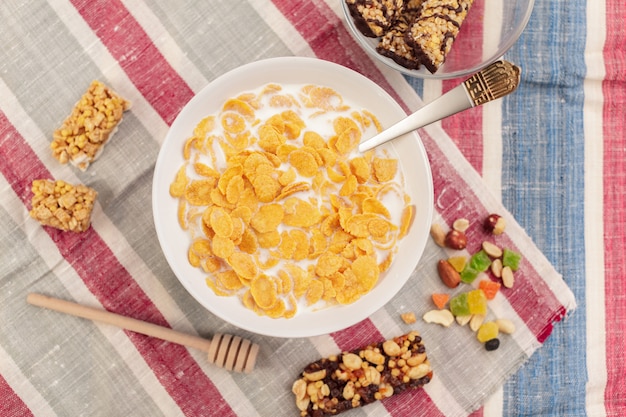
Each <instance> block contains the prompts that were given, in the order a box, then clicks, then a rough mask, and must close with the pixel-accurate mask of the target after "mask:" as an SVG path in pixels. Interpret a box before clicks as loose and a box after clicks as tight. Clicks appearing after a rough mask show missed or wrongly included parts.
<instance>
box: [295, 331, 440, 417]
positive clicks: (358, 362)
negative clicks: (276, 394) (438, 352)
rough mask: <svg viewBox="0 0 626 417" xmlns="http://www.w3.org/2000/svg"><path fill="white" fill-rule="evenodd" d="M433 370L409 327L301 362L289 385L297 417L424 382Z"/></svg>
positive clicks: (319, 415) (334, 410)
mask: <svg viewBox="0 0 626 417" xmlns="http://www.w3.org/2000/svg"><path fill="white" fill-rule="evenodd" d="M432 375H433V372H432V369H431V367H430V363H429V361H428V358H427V356H426V349H425V347H424V345H423V343H422V338H421V337H420V335H419V333H418V332H416V331H412V332H410V333H408V334H405V335H402V336H399V337H395V338H393V339H390V340H387V341H385V342H380V343H375V344H371V345H368V346H366V347H364V348H361V349H357V350H354V351H351V352H343V353H341V354H339V355H337V356H331V357H328V358H322V359H320V360H318V361H316V362H313V363H311V364H309V365H307V366H306V367H305V368H304V371H303V372H302V377H301V378H300V379H298V380H296V381H295V382H294V384H293V386H292V392H293V393H294V394H295V397H296V406H297V407H298V409H299V410H300V416H301V417H325V416H333V415H336V414H339V413H341V412H344V411H347V410H350V409H352V408H357V407H361V406H363V405H366V404H369V403H372V402H374V401H377V400H381V399H383V398H387V397H391V396H392V395H395V394H399V393H401V392H403V391H405V390H407V389H415V388H420V387H422V386H424V385H425V384H427V383H428V382H430V380H431V378H432Z"/></svg>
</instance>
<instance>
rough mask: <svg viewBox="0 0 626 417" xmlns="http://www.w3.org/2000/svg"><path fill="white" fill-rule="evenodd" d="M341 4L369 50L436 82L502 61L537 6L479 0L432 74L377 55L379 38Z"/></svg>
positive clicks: (530, 0)
mask: <svg viewBox="0 0 626 417" xmlns="http://www.w3.org/2000/svg"><path fill="white" fill-rule="evenodd" d="M339 1H340V2H341V4H342V6H343V11H344V17H345V20H346V22H347V24H348V27H349V28H350V33H352V35H353V37H354V38H355V39H356V41H357V42H358V43H359V45H361V47H363V49H365V51H367V52H368V53H369V54H370V55H372V56H373V57H374V58H376V59H377V60H378V61H380V62H382V63H384V64H385V65H387V66H389V67H391V68H393V69H395V70H397V71H400V72H401V73H403V74H406V75H410V76H412V77H417V78H432V79H450V78H457V77H466V76H469V75H471V74H473V73H475V72H478V71H480V70H481V69H483V68H484V67H486V66H487V65H489V64H491V63H493V62H495V61H497V60H498V59H500V58H501V57H502V55H504V53H505V52H506V51H508V50H509V49H510V48H511V47H512V46H513V45H514V44H515V42H516V41H517V39H518V38H519V37H520V35H521V34H522V32H523V31H524V28H525V27H526V25H527V24H528V21H529V19H530V15H531V13H532V11H533V6H534V3H535V0H475V1H474V3H473V5H472V7H471V8H470V10H469V12H468V14H467V18H466V19H465V21H464V23H463V25H462V26H461V31H460V32H459V35H458V36H457V38H456V40H455V42H454V44H453V45H452V48H451V49H450V53H449V54H448V56H447V58H446V61H445V63H444V64H443V65H442V66H441V67H440V68H439V69H438V70H437V72H435V73H434V74H432V73H431V72H430V71H428V69H426V68H425V67H424V66H421V67H420V68H419V69H417V70H410V69H407V68H405V67H403V66H401V65H399V64H397V63H396V62H395V61H393V60H392V59H391V58H387V57H385V56H383V55H381V54H379V53H378V52H376V46H377V45H378V38H368V37H366V36H364V35H363V34H362V33H361V32H360V31H359V30H358V29H357V28H356V26H355V24H354V21H353V20H352V16H350V11H349V10H348V6H347V5H346V2H345V0H339ZM474 29H477V30H481V31H483V35H482V36H472V33H473V30H474Z"/></svg>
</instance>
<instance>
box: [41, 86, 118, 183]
mask: <svg viewBox="0 0 626 417" xmlns="http://www.w3.org/2000/svg"><path fill="white" fill-rule="evenodd" d="M129 108H130V102H129V101H127V100H125V99H123V98H122V97H120V96H119V95H118V94H116V93H115V92H114V91H112V90H111V89H109V88H108V87H107V86H105V85H104V84H103V83H101V82H100V81H97V80H96V81H93V82H92V83H91V85H90V86H89V88H88V89H87V91H86V92H85V94H83V96H82V97H81V98H80V100H79V101H78V102H77V103H76V105H75V106H74V108H73V109H72V112H71V114H70V115H69V116H68V117H67V118H66V119H65V121H64V122H63V124H62V126H61V127H60V128H58V129H57V130H56V131H55V132H54V134H53V141H52V143H51V144H50V147H51V148H52V155H53V156H54V157H55V158H56V159H57V160H58V161H59V162H61V163H62V164H66V163H68V162H70V163H72V164H73V165H75V166H77V167H78V168H79V169H80V170H82V171H85V170H86V169H87V167H88V166H89V164H90V163H92V162H93V161H95V160H96V159H97V158H98V156H100V154H101V152H102V150H103V148H104V145H105V144H106V143H107V141H108V140H109V139H110V138H111V136H113V134H114V133H115V131H116V130H117V126H118V124H119V123H120V122H121V121H122V115H123V113H124V111H126V110H128V109H129Z"/></svg>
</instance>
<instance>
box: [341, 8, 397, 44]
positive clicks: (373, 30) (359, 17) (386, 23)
mask: <svg viewBox="0 0 626 417" xmlns="http://www.w3.org/2000/svg"><path fill="white" fill-rule="evenodd" d="M345 1H346V5H347V6H348V10H350V15H351V16H352V19H353V20H354V24H355V26H356V27H357V29H358V30H359V31H361V33H363V35H365V36H368V37H371V38H376V37H379V36H382V35H383V34H384V33H385V32H386V31H387V30H388V29H389V28H390V27H391V26H392V25H393V24H394V23H395V21H396V19H397V18H398V16H400V14H401V13H402V10H403V8H404V2H405V1H404V0H345Z"/></svg>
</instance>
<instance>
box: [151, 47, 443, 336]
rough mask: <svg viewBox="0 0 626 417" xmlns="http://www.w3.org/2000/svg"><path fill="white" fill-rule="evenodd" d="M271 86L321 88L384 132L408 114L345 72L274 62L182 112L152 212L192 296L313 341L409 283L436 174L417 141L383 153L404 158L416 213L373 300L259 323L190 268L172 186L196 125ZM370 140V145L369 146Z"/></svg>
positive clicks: (308, 62)
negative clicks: (240, 96)
mask: <svg viewBox="0 0 626 417" xmlns="http://www.w3.org/2000/svg"><path fill="white" fill-rule="evenodd" d="M267 83H278V84H316V85H324V86H327V87H330V88H333V89H335V90H336V91H337V92H338V93H339V94H341V95H342V96H343V97H344V98H345V99H346V100H347V101H350V102H352V103H356V104H358V105H360V106H362V108H364V109H367V110H369V111H371V112H373V113H374V114H375V115H376V116H377V117H378V119H379V121H380V122H381V124H382V125H383V126H385V127H387V126H390V125H392V124H393V123H395V122H397V121H398V120H400V119H401V118H403V117H404V116H405V112H404V111H403V110H402V108H401V107H400V106H399V105H398V104H397V103H396V102H395V101H394V100H393V99H392V98H391V97H390V96H389V95H388V94H387V93H386V92H385V91H384V90H383V89H381V88H380V87H379V86H378V85H376V84H375V83H373V82H372V81H370V80H369V79H367V78H365V77H363V76H362V75H360V74H358V73H356V72H354V71H352V70H350V69H348V68H345V67H343V66H340V65H337V64H334V63H331V62H327V61H322V60H318V59H313V58H296V57H285V58H273V59H267V60H262V61H257V62H253V63H251V64H247V65H244V66H242V67H239V68H237V69H235V70H233V71H230V72H228V73H226V74H224V75H222V76H220V77H218V78H217V79H215V80H214V81H213V82H211V83H210V84H209V85H208V86H206V87H205V88H204V89H203V90H202V91H200V92H199V93H198V94H197V95H196V96H195V97H194V98H193V99H192V100H190V101H189V103H188V104H187V105H186V106H185V107H184V108H183V110H182V111H181V112H180V114H179V115H178V117H177V118H176V120H175V121H174V123H173V124H172V126H171V128H170V130H169V132H168V134H167V136H166V138H165V140H164V142H163V145H162V147H161V150H160V152H159V156H158V159H157V162H156V166H155V170H154V182H153V188H152V208H153V215H154V222H155V227H156V231H157V236H158V239H159V243H160V245H161V248H162V250H163V253H164V255H165V257H166V259H167V262H168V263H169V265H170V267H171V268H172V271H173V272H174V274H175V275H176V277H177V278H178V279H179V280H180V282H181V284H182V285H183V286H184V287H185V288H186V289H187V291H189V293H190V294H191V295H192V296H193V297H194V298H195V299H196V300H197V301H198V302H199V303H200V304H202V305H203V306H204V307H205V308H207V309H208V310H209V311H211V312H212V313H214V314H215V315H217V316H219V317H220V318H222V319H223V320H225V321H227V322H229V323H231V324H233V325H235V326H238V327H240V328H242V329H245V330H249V331H251V332H255V333H259V334H264V335H269V336H276V337H308V336H314V335H320V334H326V333H330V332H334V331H337V330H341V329H344V328H346V327H349V326H351V325H353V324H356V323H358V322H359V321H361V320H363V319H365V318H367V317H368V316H369V315H370V314H372V313H373V312H375V311H376V310H378V309H379V308H381V307H382V306H384V305H385V304H386V303H387V302H388V301H389V300H390V299H391V298H392V297H393V296H394V295H395V294H396V293H397V292H398V291H399V290H400V288H402V286H403V285H404V283H405V282H406V281H407V279H408V278H409V276H410V275H411V273H412V272H413V270H414V269H415V267H416V265H417V262H418V260H419V258H420V257H421V255H422V252H423V250H424V247H425V245H426V241H427V238H428V236H429V230H430V221H431V218H432V210H433V186H432V177H431V172H430V166H429V163H428V158H427V155H426V152H425V150H424V147H423V145H422V143H421V141H420V138H419V136H418V135H417V133H411V134H407V135H405V136H403V137H401V138H398V139H396V140H395V141H393V142H392V143H388V144H385V145H384V146H385V147H387V149H389V151H390V152H395V153H396V154H397V155H399V159H400V163H401V167H402V170H403V174H404V178H405V191H406V192H407V194H408V195H409V196H410V197H411V201H412V203H413V204H414V205H415V206H416V207H415V208H416V210H415V220H414V222H413V224H412V226H411V228H410V230H409V233H408V234H407V235H406V236H405V237H404V238H403V239H402V240H401V241H400V242H399V244H398V248H397V253H396V255H395V259H394V261H393V263H392V265H391V267H390V268H389V269H388V270H387V271H386V272H385V273H384V274H381V278H380V279H379V281H378V283H377V284H376V286H375V287H374V288H373V289H372V291H371V292H369V293H368V294H366V295H364V296H363V297H362V298H360V299H359V300H357V301H356V302H354V303H353V304H350V305H342V306H339V305H338V306H331V307H327V308H324V309H320V310H317V311H312V310H310V309H309V310H307V309H303V308H299V310H298V313H297V314H296V315H295V316H294V317H293V318H290V319H284V318H280V319H273V318H269V317H266V316H259V315H257V314H256V313H255V312H253V311H251V310H249V309H247V308H246V307H245V306H244V305H243V304H242V303H241V301H240V300H239V299H238V298H236V297H218V296H217V295H215V293H214V292H213V291H212V290H211V289H210V288H209V287H208V286H207V285H206V283H205V278H206V274H205V273H204V272H202V271H201V270H200V269H198V268H194V267H192V266H191V265H190V264H189V262H188V260H187V250H188V247H189V244H190V241H191V238H190V236H189V235H188V232H187V231H184V230H182V228H181V227H180V226H179V224H178V218H177V207H178V203H177V200H176V199H174V198H173V197H171V196H170V194H169V185H170V184H171V182H172V181H173V179H174V177H175V175H176V172H177V171H178V169H179V167H180V166H182V164H183V162H184V159H183V155H182V148H183V144H184V143H185V140H186V139H187V138H188V137H189V136H190V135H191V134H192V131H193V129H194V127H195V126H196V124H197V123H198V122H199V121H200V120H201V119H202V118H204V117H205V116H207V115H210V114H214V113H216V112H218V111H219V109H220V107H221V105H222V104H223V103H224V102H225V100H226V99H228V98H231V97H234V96H236V95H238V94H239V93H242V92H245V91H251V90H256V89H257V88H259V87H261V86H263V85H265V84H267ZM364 139H365V138H364Z"/></svg>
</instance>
